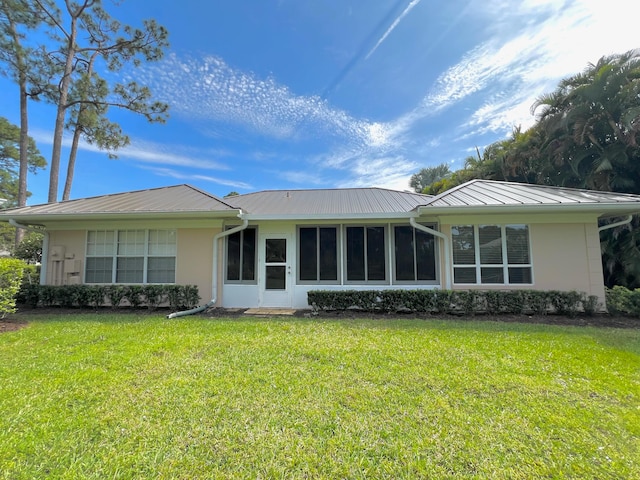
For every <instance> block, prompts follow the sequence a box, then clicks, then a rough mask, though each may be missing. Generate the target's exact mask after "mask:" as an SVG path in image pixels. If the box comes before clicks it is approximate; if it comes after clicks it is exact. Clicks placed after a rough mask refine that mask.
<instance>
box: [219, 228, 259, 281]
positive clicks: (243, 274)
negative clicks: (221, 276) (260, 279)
mask: <svg viewBox="0 0 640 480" xmlns="http://www.w3.org/2000/svg"><path fill="white" fill-rule="evenodd" d="M256 238H257V235H256V228H255V227H250V228H245V229H244V230H240V231H239V232H236V233H232V234H231V235H229V236H228V237H227V273H226V277H225V278H226V281H227V283H255V281H256V258H257V256H256Z"/></svg>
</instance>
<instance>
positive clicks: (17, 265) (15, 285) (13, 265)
mask: <svg viewBox="0 0 640 480" xmlns="http://www.w3.org/2000/svg"><path fill="white" fill-rule="evenodd" d="M26 266H27V265H26V263H24V262H23V261H22V260H17V259H15V258H0V318H4V317H5V316H6V315H7V314H8V313H13V312H15V311H16V296H17V295H18V292H19V291H20V285H21V284H22V276H23V274H24V270H25V268H26Z"/></svg>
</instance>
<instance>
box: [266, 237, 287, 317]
mask: <svg viewBox="0 0 640 480" xmlns="http://www.w3.org/2000/svg"><path fill="white" fill-rule="evenodd" d="M259 257H260V269H261V272H260V273H261V275H260V293H261V295H260V297H261V298H260V306H261V307H276V308H277V307H282V308H287V307H291V282H292V276H291V264H292V258H291V257H292V255H291V241H290V236H289V235H286V234H276V233H269V234H265V235H262V236H261V237H260V256H259Z"/></svg>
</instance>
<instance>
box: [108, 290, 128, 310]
mask: <svg viewBox="0 0 640 480" xmlns="http://www.w3.org/2000/svg"><path fill="white" fill-rule="evenodd" d="M126 293H127V288H126V287H125V286H124V285H107V286H106V295H107V298H108V299H109V303H110V304H111V308H113V309H116V308H118V307H119V306H120V303H122V299H123V298H124V296H125V294H126Z"/></svg>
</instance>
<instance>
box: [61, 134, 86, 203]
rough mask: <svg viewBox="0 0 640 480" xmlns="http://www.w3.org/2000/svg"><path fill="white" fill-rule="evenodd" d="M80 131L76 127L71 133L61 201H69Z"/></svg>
mask: <svg viewBox="0 0 640 480" xmlns="http://www.w3.org/2000/svg"><path fill="white" fill-rule="evenodd" d="M80 135H82V130H81V129H80V127H79V126H77V125H76V129H75V131H74V132H73V141H72V142H71V151H70V152H69V163H68V164H67V179H66V180H65V182H64V192H63V193H62V201H65V200H69V196H70V195H71V184H72V183H73V170H74V169H75V166H76V154H77V153H78V143H79V142H80Z"/></svg>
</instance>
